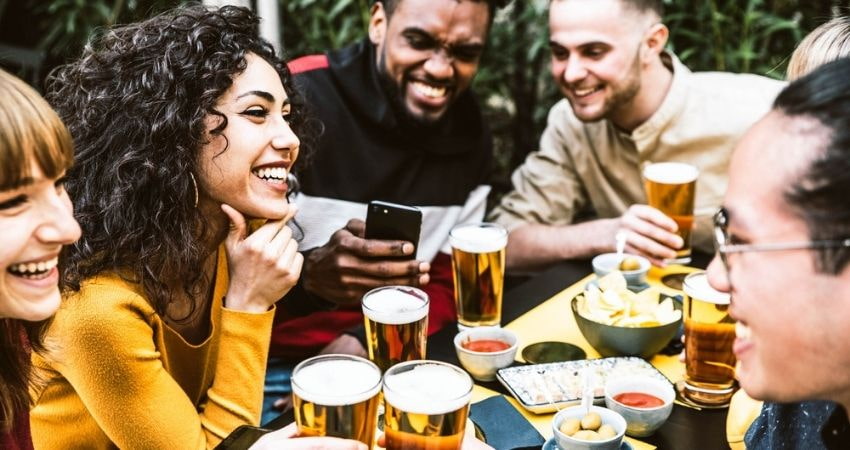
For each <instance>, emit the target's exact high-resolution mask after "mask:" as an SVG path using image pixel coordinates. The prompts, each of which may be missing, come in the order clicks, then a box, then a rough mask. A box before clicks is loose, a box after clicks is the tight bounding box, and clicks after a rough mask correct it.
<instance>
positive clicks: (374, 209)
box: [366, 200, 422, 259]
mask: <svg viewBox="0 0 850 450" xmlns="http://www.w3.org/2000/svg"><path fill="white" fill-rule="evenodd" d="M421 228H422V211H420V210H419V208H416V207H414V206H407V205H400V204H396V203H389V202H382V201H377V200H374V201H372V202H369V209H368V211H367V212H366V239H387V240H400V241H408V242H411V243H413V245H414V247H416V248H417V249H418V248H419V233H420V231H421ZM415 257H416V252H415V251H414V252H413V255H411V256H410V257H409V258H410V259H414V258H415Z"/></svg>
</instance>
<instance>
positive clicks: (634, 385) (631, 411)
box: [605, 375, 676, 437]
mask: <svg viewBox="0 0 850 450" xmlns="http://www.w3.org/2000/svg"><path fill="white" fill-rule="evenodd" d="M675 399H676V391H675V390H674V389H673V385H672V384H670V383H669V382H667V381H662V380H659V379H658V378H655V377H648V376H645V375H636V376H630V377H620V378H612V379H609V380H608V381H607V382H606V383H605V406H607V407H608V408H609V409H611V410H612V411H616V412H617V413H619V414H620V415H621V416H623V418H624V419H626V434H628V435H629V436H634V437H645V436H649V435H651V434H652V433H655V430H657V429H658V428H660V427H661V425H663V424H664V422H665V421H666V420H667V418H668V417H670V412H671V411H673V400H675Z"/></svg>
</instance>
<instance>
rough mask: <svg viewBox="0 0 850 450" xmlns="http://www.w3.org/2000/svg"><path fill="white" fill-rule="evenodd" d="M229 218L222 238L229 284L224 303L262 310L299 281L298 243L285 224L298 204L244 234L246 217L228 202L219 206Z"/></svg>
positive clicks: (255, 310)
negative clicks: (228, 272)
mask: <svg viewBox="0 0 850 450" xmlns="http://www.w3.org/2000/svg"><path fill="white" fill-rule="evenodd" d="M221 209H222V211H224V213H225V214H226V215H227V217H228V218H229V219H230V232H229V233H228V234H227V238H226V239H225V241H224V245H225V248H226V249H227V265H228V268H229V270H230V287H229V288H228V291H227V298H226V300H225V306H226V307H227V308H229V309H235V310H239V311H246V312H257V313H259V312H265V311H268V309H269V308H270V307H271V306H272V305H274V304H275V302H277V301H278V300H279V299H281V298H282V297H283V296H284V295H286V293H287V292H289V290H290V289H292V287H293V286H295V283H296V282H298V277H299V275H300V274H301V265H302V264H303V262H304V258H303V257H302V256H301V253H299V252H298V242H296V241H295V239H293V238H292V230H291V229H290V228H289V227H287V226H286V223H287V222H289V220H290V219H292V217H294V216H295V213H296V211H297V207H296V206H295V205H293V204H290V205H289V208H288V210H287V212H286V215H285V216H284V217H283V219H280V220H269V221H268V222H266V223H265V224H264V225H263V226H261V227H260V228H258V229H257V230H256V231H254V232H253V233H251V234H250V235H247V224H246V221H245V217H244V216H243V215H242V214H241V213H240V212H239V211H236V210H235V209H233V208H232V207H231V206H230V205H221Z"/></svg>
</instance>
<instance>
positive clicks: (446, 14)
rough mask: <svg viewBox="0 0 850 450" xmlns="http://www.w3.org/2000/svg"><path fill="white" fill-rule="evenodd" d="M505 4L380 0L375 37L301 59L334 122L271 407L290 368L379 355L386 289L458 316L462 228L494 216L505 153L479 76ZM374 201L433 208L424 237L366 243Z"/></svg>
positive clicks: (315, 181) (443, 319) (326, 137)
mask: <svg viewBox="0 0 850 450" xmlns="http://www.w3.org/2000/svg"><path fill="white" fill-rule="evenodd" d="M502 3H504V0H383V1H377V2H375V3H374V5H373V6H372V8H371V19H370V22H369V36H368V38H367V39H364V40H363V41H361V42H357V43H355V44H353V45H350V46H348V47H345V48H343V49H340V50H335V51H331V52H328V53H326V54H321V55H311V56H306V57H302V58H299V59H296V60H294V61H292V62H291V63H290V68H291V69H292V71H293V73H294V74H295V81H296V85H297V87H298V88H299V90H300V91H301V93H302V94H303V95H304V97H305V99H306V104H307V108H309V110H310V111H311V112H312V114H313V115H314V116H315V117H316V118H318V119H319V121H320V122H321V125H322V128H323V132H322V133H321V134H320V135H319V137H318V138H317V143H316V144H317V145H315V153H314V154H313V155H312V158H311V161H310V162H309V163H307V164H305V165H304V166H303V167H302V168H301V172H299V174H298V175H299V180H300V184H301V192H300V194H299V195H298V196H297V198H296V202H297V203H298V206H299V213H298V223H299V226H300V227H301V228H302V230H303V231H304V238H303V240H302V242H301V248H300V250H302V251H304V252H305V263H304V269H303V272H302V278H301V280H302V281H301V283H300V284H299V286H298V287H297V288H296V289H294V290H293V292H292V293H291V294H290V295H288V296H287V298H286V301H284V302H281V305H282V307H280V308H279V314H278V317H277V322H276V325H275V329H274V332H273V335H272V346H271V353H270V354H271V356H272V360H271V361H270V364H269V376H268V378H267V383H266V387H267V403H268V402H270V401H271V400H272V399H273V397H279V395H276V394H279V393H285V392H287V390H288V374H289V371H290V368H291V367H292V365H293V364H295V363H297V362H298V361H300V360H303V359H304V358H306V357H309V356H312V355H315V354H317V353H349V354H360V355H365V350H364V346H363V340H364V337H363V334H362V325H363V316H362V313H361V307H360V299H361V298H362V296H363V294H364V293H366V292H367V291H368V290H370V289H372V288H375V287H379V286H386V285H393V284H401V285H408V286H415V287H419V288H422V289H423V290H425V291H426V292H427V293H428V295H429V297H430V314H429V333H432V332H434V331H436V330H438V329H439V328H441V327H442V326H443V325H445V324H448V323H452V322H453V321H454V320H455V319H456V314H455V309H454V303H453V287H452V275H451V257H450V252H451V250H450V248H449V247H448V233H449V230H450V229H451V228H452V227H453V226H454V225H456V224H458V223H464V222H481V221H482V220H483V217H484V208H485V202H486V198H487V194H488V192H489V186H487V181H488V178H489V171H490V167H491V160H492V139H491V136H490V132H489V130H488V128H487V126H486V124H485V123H484V120H483V118H482V116H481V111H480V108H479V104H478V101H477V100H476V98H475V97H474V95H473V94H472V92H470V90H469V86H470V84H471V82H472V79H473V78H474V77H475V74H476V72H477V70H478V64H479V61H480V58H481V54H482V52H483V51H484V47H485V44H486V39H487V34H488V31H489V28H490V25H491V23H492V21H493V15H494V13H495V12H496V8H498V7H499V6H502ZM371 200H384V201H390V202H394V203H402V204H406V205H413V206H417V207H419V208H420V209H421V210H422V212H423V221H422V233H421V236H422V237H421V239H420V242H419V243H418V246H417V247H415V248H414V245H415V244H416V243H410V242H403V241H384V240H367V239H365V238H364V230H365V224H364V220H363V219H364V218H365V216H366V207H367V204H368V203H369V201H371ZM410 255H413V256H414V257H413V258H412V259H409V258H403V257H404V256H410ZM358 328H360V330H358ZM273 385H277V386H278V387H279V386H281V385H282V386H283V387H282V388H281V389H275V388H274V386H273ZM268 418H269V416H268V415H266V416H265V417H264V421H265V420H267V419H268Z"/></svg>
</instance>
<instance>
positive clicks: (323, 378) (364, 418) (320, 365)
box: [292, 355, 381, 448]
mask: <svg viewBox="0 0 850 450" xmlns="http://www.w3.org/2000/svg"><path fill="white" fill-rule="evenodd" d="M380 392H381V370H380V369H378V366H376V365H375V364H373V363H372V362H371V361H369V360H367V359H364V358H360V357H358V356H352V355H320V356H314V357H312V358H310V359H307V360H304V361H303V362H301V364H298V365H297V366H295V369H294V370H293V372H292V401H293V405H294V408H295V422H296V423H297V425H298V433H299V435H301V436H334V437H340V438H345V439H355V440H358V441H360V442H362V443H364V444H366V445H367V446H368V447H369V448H372V446H373V445H374V439H375V428H376V426H377V420H378V404H379V403H380V395H378V394H380Z"/></svg>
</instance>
